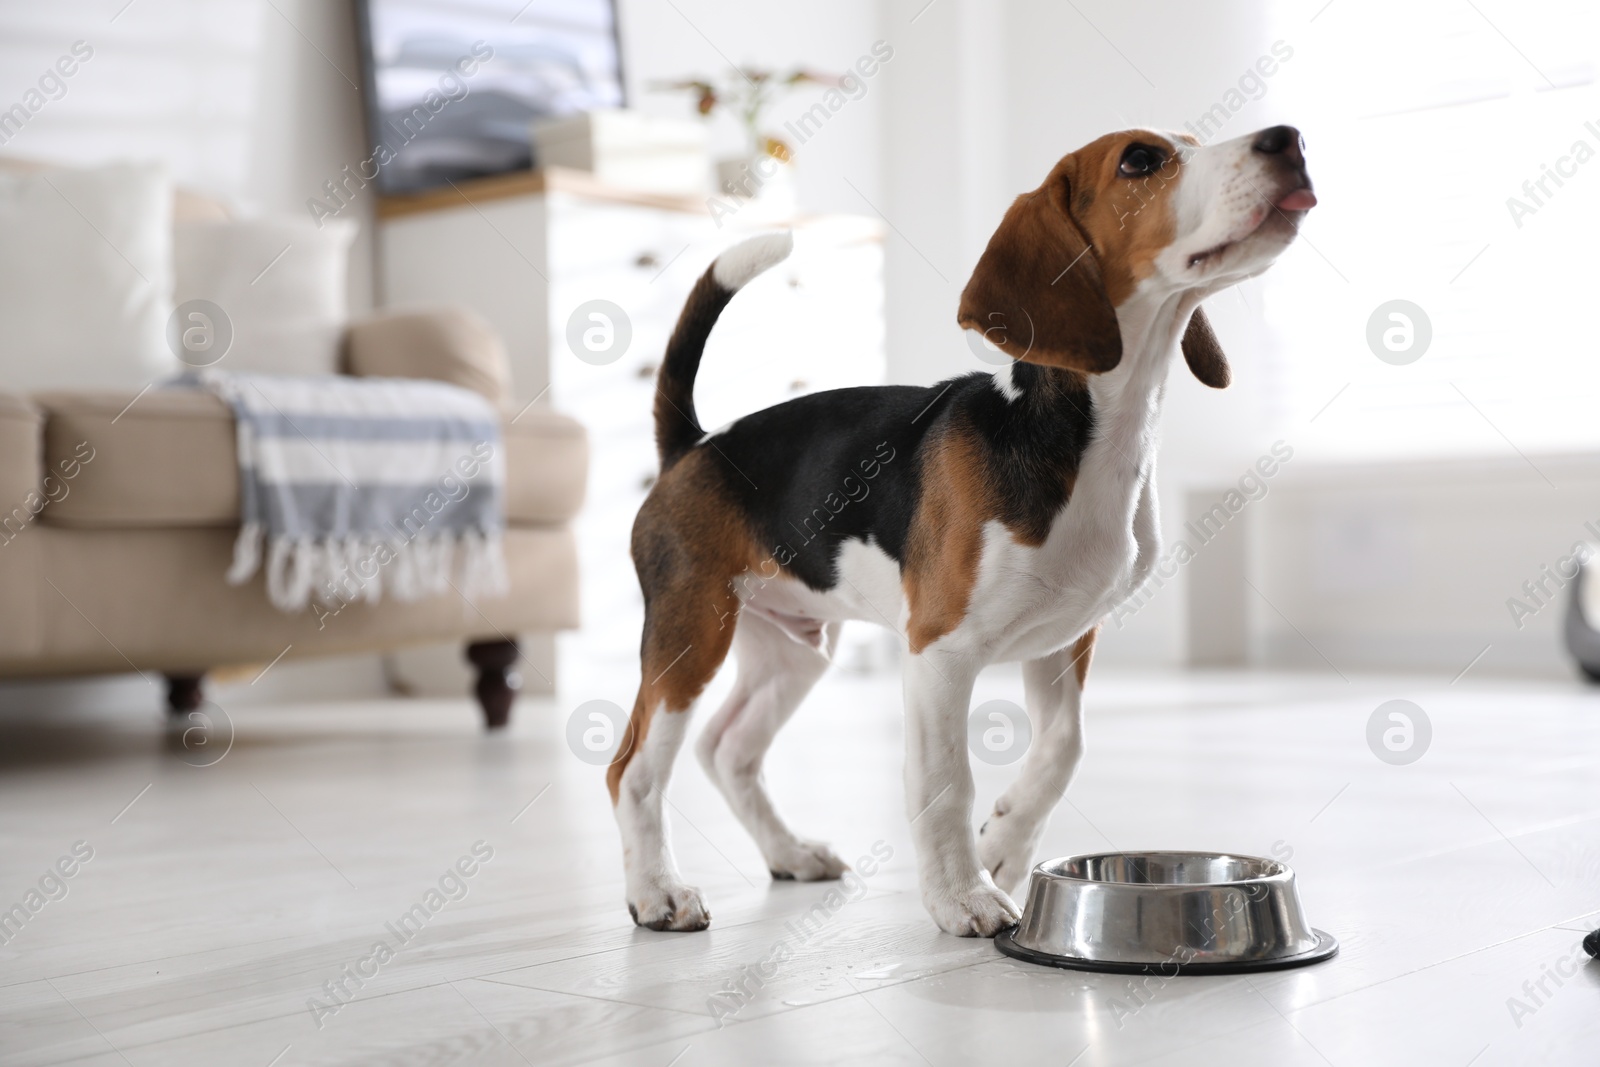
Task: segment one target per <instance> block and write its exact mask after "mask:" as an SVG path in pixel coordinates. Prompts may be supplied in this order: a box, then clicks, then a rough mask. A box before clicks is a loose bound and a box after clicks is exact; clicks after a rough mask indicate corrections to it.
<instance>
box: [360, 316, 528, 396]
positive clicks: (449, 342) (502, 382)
mask: <svg viewBox="0 0 1600 1067" xmlns="http://www.w3.org/2000/svg"><path fill="white" fill-rule="evenodd" d="M344 372H345V373H346V374H352V375H355V376H357V377H361V378H428V379H431V380H434V381H440V382H449V383H450V384H451V385H459V386H461V387H462V388H464V389H471V390H472V391H473V392H475V393H480V394H482V395H483V396H484V397H487V398H488V400H489V402H490V403H492V404H494V405H495V407H497V408H499V409H500V410H501V411H506V410H508V409H509V407H510V404H511V362H510V360H509V359H508V358H507V357H506V346H505V344H504V342H502V341H501V340H500V336H499V334H497V333H495V331H494V328H493V327H492V326H490V325H489V324H488V323H487V322H485V321H484V320H483V319H482V318H481V317H480V316H478V315H476V314H474V313H473V312H471V311H468V310H467V309H466V308H463V307H456V306H442V307H434V308H413V309H408V310H394V311H379V312H376V313H374V314H372V315H369V316H368V317H366V318H363V319H358V320H356V321H355V322H352V323H351V324H350V326H349V327H348V329H347V330H346V333H345V342H344Z"/></svg>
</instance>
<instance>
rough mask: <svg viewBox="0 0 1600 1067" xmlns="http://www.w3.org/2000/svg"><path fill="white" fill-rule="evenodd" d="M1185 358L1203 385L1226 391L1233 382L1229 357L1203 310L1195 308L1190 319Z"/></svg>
mask: <svg viewBox="0 0 1600 1067" xmlns="http://www.w3.org/2000/svg"><path fill="white" fill-rule="evenodd" d="M1183 358H1184V361H1185V362H1187V363H1188V364H1189V369H1190V370H1192V371H1194V376H1195V377H1196V378H1199V379H1200V382H1201V384H1203V385H1209V386H1211V388H1213V389H1226V388H1227V387H1228V383H1229V382H1231V381H1232V380H1233V372H1232V371H1230V370H1229V369H1228V357H1227V356H1225V355H1223V354H1222V345H1221V344H1220V343H1218V341H1217V333H1216V331H1215V330H1213V329H1212V328H1211V320H1210V319H1208V318H1206V313H1205V310H1204V309H1203V308H1198V307H1197V308H1195V309H1194V314H1193V315H1192V316H1191V317H1190V319H1189V328H1188V329H1187V330H1185V331H1184V332H1183Z"/></svg>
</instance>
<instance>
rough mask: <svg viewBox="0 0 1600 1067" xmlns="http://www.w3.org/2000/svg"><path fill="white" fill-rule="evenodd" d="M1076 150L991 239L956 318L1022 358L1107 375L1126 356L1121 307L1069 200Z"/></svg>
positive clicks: (1011, 212) (1025, 197)
mask: <svg viewBox="0 0 1600 1067" xmlns="http://www.w3.org/2000/svg"><path fill="white" fill-rule="evenodd" d="M1071 164H1072V157H1071V156H1068V157H1067V158H1066V159H1063V160H1062V161H1061V162H1060V163H1058V164H1057V165H1056V168H1055V169H1054V170H1053V171H1051V172H1050V177H1049V178H1048V179H1046V181H1045V183H1044V185H1042V186H1040V187H1039V188H1038V189H1035V190H1034V191H1033V192H1031V193H1024V194H1023V195H1022V196H1019V197H1017V200H1016V202H1015V203H1013V204H1012V205H1011V209H1010V210H1009V211H1007V212H1006V216H1005V218H1004V219H1002V220H1001V221H1000V228H999V229H997V230H995V232H994V236H993V237H991V238H989V247H988V248H986V249H984V252H983V255H982V257H980V258H979V260H978V265H977V267H976V268H974V269H973V272H972V277H971V278H970V279H968V281H967V287H966V288H965V289H963V290H962V292H961V307H960V310H959V311H958V312H957V316H956V321H958V322H959V323H960V324H961V325H962V326H963V327H965V328H966V329H969V330H977V331H978V332H979V333H981V334H983V336H984V338H985V339H986V340H988V341H989V343H990V344H992V345H994V346H995V347H996V348H998V349H999V350H1000V351H1002V352H1004V353H1006V354H1007V355H1009V356H1011V357H1012V358H1014V359H1022V360H1027V361H1028V362H1029V363H1038V364H1042V365H1044V366H1047V367H1062V368H1066V369H1068V370H1075V371H1082V372H1085V373H1089V374H1100V373H1103V372H1105V371H1108V370H1110V369H1112V368H1113V367H1115V366H1116V365H1117V364H1118V362H1120V361H1121V359H1122V333H1121V331H1120V330H1119V329H1118V328H1117V311H1116V309H1115V308H1114V307H1112V306H1111V298H1110V297H1109V296H1107V295H1106V286H1105V280H1104V278H1103V277H1102V276H1101V273H1100V263H1099V261H1098V260H1096V259H1095V254H1094V250H1093V249H1092V248H1091V247H1090V246H1089V241H1088V239H1087V238H1085V237H1084V235H1083V231H1082V230H1080V229H1079V228H1078V224H1077V223H1076V222H1075V221H1073V218H1072V215H1071V212H1070V211H1069V210H1068V205H1069V194H1070V189H1069V187H1068V186H1069V177H1068V176H1069V174H1070V172H1071V170H1072V166H1071Z"/></svg>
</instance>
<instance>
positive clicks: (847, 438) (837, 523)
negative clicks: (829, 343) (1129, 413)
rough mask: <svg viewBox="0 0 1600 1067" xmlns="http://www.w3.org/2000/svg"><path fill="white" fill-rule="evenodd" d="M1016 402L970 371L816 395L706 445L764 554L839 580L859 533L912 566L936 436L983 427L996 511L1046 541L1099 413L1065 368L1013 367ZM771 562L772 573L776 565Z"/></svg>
mask: <svg viewBox="0 0 1600 1067" xmlns="http://www.w3.org/2000/svg"><path fill="white" fill-rule="evenodd" d="M1012 382H1013V384H1014V385H1015V386H1016V387H1017V389H1018V390H1019V391H1020V392H1021V393H1022V396H1021V397H1020V398H1019V399H1017V400H1014V401H1007V399H1006V398H1005V397H1003V396H1002V395H1001V394H1000V392H999V391H998V390H997V389H996V388H995V384H994V380H993V378H992V376H991V375H989V374H986V373H982V372H974V373H972V374H967V375H963V376H961V377H958V378H952V379H949V380H947V381H944V382H940V383H939V384H937V385H933V386H928V387H926V388H922V387H916V386H901V385H890V386H873V387H862V388H856V389H835V390H830V391H828V392H822V393H813V394H811V395H809V396H803V397H798V398H796V399H794V400H790V401H787V402H785V403H782V404H777V405H775V406H773V407H770V408H766V409H764V410H762V411H758V412H755V413H754V414H751V415H747V416H745V417H744V418H742V419H740V420H738V421H737V422H735V423H734V424H733V425H732V426H731V427H729V428H728V429H727V430H724V431H723V432H721V433H719V434H717V435H716V436H714V437H712V438H711V439H710V440H709V441H707V442H706V443H704V444H701V445H698V446H697V447H699V448H705V449H710V450H712V451H713V452H714V453H715V454H716V455H717V458H718V460H719V461H720V462H718V463H716V464H714V466H716V467H717V469H719V470H720V471H721V472H722V475H723V478H724V481H725V484H726V487H727V489H728V491H729V492H730V493H731V494H732V495H733V496H734V497H735V498H736V499H737V500H738V501H739V503H740V505H741V506H742V507H743V509H744V511H745V514H746V515H747V516H748V518H749V521H750V523H751V525H752V529H753V532H754V534H755V537H756V541H757V543H758V544H759V545H760V546H761V549H762V551H763V553H765V555H766V556H768V557H770V558H771V559H772V560H773V561H774V562H776V563H777V564H778V565H779V566H781V567H783V568H784V569H785V570H787V571H788V572H789V573H790V574H792V575H794V576H795V577H797V578H799V579H800V580H801V581H803V582H804V583H805V584H806V585H808V586H810V587H811V588H813V589H816V590H829V589H832V588H833V587H834V586H835V585H837V584H838V581H839V571H838V557H839V551H840V549H841V547H842V546H843V544H844V542H845V541H846V540H847V539H849V538H855V539H857V540H860V541H870V543H871V544H873V545H875V546H876V547H877V548H879V549H881V550H882V551H883V552H884V553H886V554H887V555H888V556H889V557H890V558H892V559H893V560H895V561H896V562H897V563H900V564H902V565H904V563H905V551H906V541H907V536H908V532H909V530H910V527H911V523H912V521H913V518H914V516H915V514H916V510H917V505H918V502H919V500H920V498H921V495H922V490H923V486H922V462H921V457H922V452H923V450H924V448H925V447H926V446H927V444H928V441H929V435H930V434H946V433H962V434H968V435H972V436H974V437H975V438H976V439H977V440H978V441H979V442H980V443H981V446H982V447H981V449H980V451H981V452H982V454H983V456H984V463H985V468H986V472H985V473H986V476H987V481H988V483H989V484H990V485H992V486H994V487H995V489H996V490H997V494H998V498H999V507H1000V513H999V514H998V515H997V516H996V517H997V518H999V519H1000V520H1001V521H1002V522H1004V523H1005V524H1006V525H1007V526H1008V527H1009V528H1011V529H1012V530H1013V531H1015V532H1016V533H1017V535H1018V536H1019V537H1021V538H1023V539H1024V540H1026V541H1029V542H1032V543H1037V542H1039V541H1042V540H1043V539H1044V537H1045V535H1046V534H1047V533H1048V532H1049V528H1050V523H1051V522H1052V521H1053V520H1054V518H1055V516H1056V515H1057V514H1059V512H1060V510H1061V509H1062V508H1063V507H1064V506H1065V505H1066V502H1067V499H1068V496H1069V494H1070V491H1071V485H1072V480H1073V478H1074V477H1075V476H1076V473H1077V467H1078V463H1079V461H1080V459H1081V457H1082V454H1083V451H1084V449H1085V448H1086V447H1087V446H1088V442H1089V437H1090V435H1091V433H1092V431H1093V426H1094V419H1093V413H1092V405H1091V402H1090V396H1089V391H1088V387H1087V384H1086V383H1085V381H1084V379H1083V378H1082V377H1081V376H1079V375H1076V374H1073V373H1071V372H1067V371H1058V370H1053V369H1046V368H1039V367H1034V366H1032V365H1029V364H1021V363H1019V364H1017V365H1016V366H1015V367H1014V368H1013V370H1012ZM763 569H764V572H766V576H767V577H771V573H770V571H771V566H770V564H767V565H764V568H763Z"/></svg>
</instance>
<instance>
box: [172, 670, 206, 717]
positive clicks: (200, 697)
mask: <svg viewBox="0 0 1600 1067" xmlns="http://www.w3.org/2000/svg"><path fill="white" fill-rule="evenodd" d="M205 680H206V679H205V675H203V674H169V675H167V711H168V713H169V714H172V715H187V714H188V713H189V712H191V711H193V710H194V709H196V708H198V707H199V706H200V705H201V704H203V703H205V699H206V695H205V690H204V688H203V686H204V683H205Z"/></svg>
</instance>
